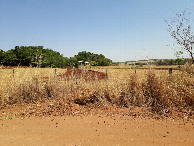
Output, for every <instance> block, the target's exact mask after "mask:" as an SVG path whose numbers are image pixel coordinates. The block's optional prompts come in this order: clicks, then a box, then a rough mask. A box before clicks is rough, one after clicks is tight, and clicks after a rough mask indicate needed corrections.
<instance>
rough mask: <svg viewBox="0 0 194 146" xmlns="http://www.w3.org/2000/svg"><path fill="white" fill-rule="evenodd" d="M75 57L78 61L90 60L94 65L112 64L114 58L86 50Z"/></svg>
mask: <svg viewBox="0 0 194 146" xmlns="http://www.w3.org/2000/svg"><path fill="white" fill-rule="evenodd" d="M74 57H75V58H76V59H77V61H84V62H86V61H87V62H90V64H91V65H93V66H96V65H97V66H109V65H111V64H112V60H110V59H108V58H105V56H104V55H102V54H100V55H98V54H94V53H91V52H86V51H82V52H79V53H78V55H75V56H74Z"/></svg>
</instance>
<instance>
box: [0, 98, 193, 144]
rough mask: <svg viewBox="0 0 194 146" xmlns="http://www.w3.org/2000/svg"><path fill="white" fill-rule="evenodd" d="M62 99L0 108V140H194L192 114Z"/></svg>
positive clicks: (189, 141)
mask: <svg viewBox="0 0 194 146" xmlns="http://www.w3.org/2000/svg"><path fill="white" fill-rule="evenodd" d="M61 103H63V104H60V102H59V101H58V102H57V101H56V100H48V101H44V102H43V101H42V102H37V103H36V104H23V105H20V106H19V105H11V106H8V107H5V108H3V109H1V110H0V145H3V146H5V145H52V146H53V145H72V146H75V145H76V146H78V145H110V146H112V145H126V146H128V145H135V146H136V145H137V146H144V145H145V146H148V145H149V146H150V145H162V146H163V145H180V146H182V145H188V146H193V145H194V122H193V119H190V120H188V119H187V118H186V117H185V118H180V119H176V118H175V119H173V118H170V117H169V118H167V117H166V118H160V117H158V118H157V115H154V114H152V113H149V111H146V110H145V109H142V108H139V107H134V108H130V109H129V108H118V107H116V106H107V107H102V108H96V107H87V106H80V105H78V104H75V103H72V102H67V101H66V102H63V101H61ZM11 113H12V114H11ZM14 115H15V116H14ZM149 115H150V116H149ZM182 116H183V117H184V115H183V113H182ZM154 117H155V118H154Z"/></svg>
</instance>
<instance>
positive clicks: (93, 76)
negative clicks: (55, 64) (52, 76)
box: [58, 68, 106, 81]
mask: <svg viewBox="0 0 194 146" xmlns="http://www.w3.org/2000/svg"><path fill="white" fill-rule="evenodd" d="M58 76H59V77H62V78H64V79H68V78H72V77H75V78H77V79H79V78H82V79H84V80H85V81H94V80H102V79H105V78H106V74H105V73H103V72H98V71H92V70H90V71H85V70H81V69H78V68H68V69H67V71H66V72H65V73H64V74H61V75H58Z"/></svg>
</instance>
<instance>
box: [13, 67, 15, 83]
mask: <svg viewBox="0 0 194 146" xmlns="http://www.w3.org/2000/svg"><path fill="white" fill-rule="evenodd" d="M13 78H14V80H15V77H14V68H13Z"/></svg>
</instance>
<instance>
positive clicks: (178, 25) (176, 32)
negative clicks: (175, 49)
mask: <svg viewBox="0 0 194 146" xmlns="http://www.w3.org/2000/svg"><path fill="white" fill-rule="evenodd" d="M190 15H191V13H190V12H189V10H188V9H185V10H183V11H181V12H180V13H178V14H176V16H175V17H173V18H171V20H170V21H168V20H165V21H166V23H167V25H168V31H169V32H170V35H171V36H172V38H174V39H175V40H176V42H177V44H179V45H181V47H182V49H183V50H185V51H186V52H188V54H189V56H190V57H191V58H192V63H193V64H194V53H193V45H194V34H193V32H192V31H191V24H190Z"/></svg>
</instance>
